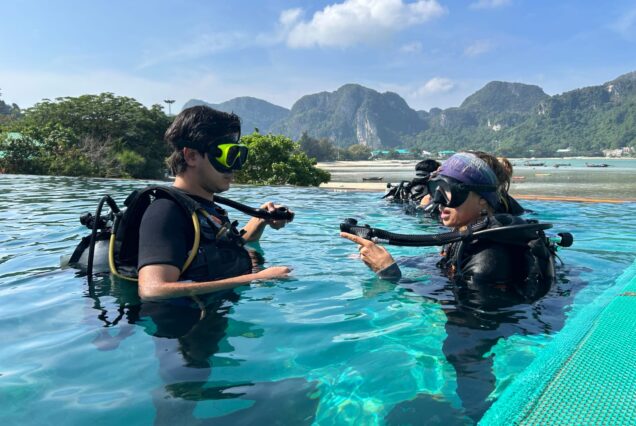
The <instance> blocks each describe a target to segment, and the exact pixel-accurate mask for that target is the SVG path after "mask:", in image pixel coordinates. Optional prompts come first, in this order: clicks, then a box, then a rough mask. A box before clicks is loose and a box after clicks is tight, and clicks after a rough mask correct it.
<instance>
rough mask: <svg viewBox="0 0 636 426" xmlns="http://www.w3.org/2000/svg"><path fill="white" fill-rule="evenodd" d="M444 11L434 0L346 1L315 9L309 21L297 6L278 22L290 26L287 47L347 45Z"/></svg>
mask: <svg viewBox="0 0 636 426" xmlns="http://www.w3.org/2000/svg"><path fill="white" fill-rule="evenodd" d="M444 13H445V9H444V8H443V7H442V6H440V5H439V3H437V0H417V1H415V2H413V3H404V2H403V1H402V0H345V1H344V2H343V3H336V4H332V5H329V6H327V7H325V8H324V9H323V10H320V11H318V12H316V13H315V14H314V15H313V17H312V18H311V20H309V21H301V20H300V13H298V11H297V9H292V10H291V11H289V10H286V11H284V12H283V13H282V14H281V19H280V21H281V23H282V22H283V21H284V22H285V23H286V24H287V25H289V26H290V28H289V33H288V34H287V45H288V46H290V47H293V48H306V47H314V46H320V47H347V46H352V45H355V44H358V43H371V42H373V41H377V40H381V39H384V38H386V37H388V36H390V35H391V34H393V33H396V32H398V31H401V30H403V29H404V28H407V27H410V26H413V25H417V24H421V23H423V22H426V21H428V20H430V19H433V18H436V17H438V16H441V15H442V14H444ZM292 18H293V19H292Z"/></svg>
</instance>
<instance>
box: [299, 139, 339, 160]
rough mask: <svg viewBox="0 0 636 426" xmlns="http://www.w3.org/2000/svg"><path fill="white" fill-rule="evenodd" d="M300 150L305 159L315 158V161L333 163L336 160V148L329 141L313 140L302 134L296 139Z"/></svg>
mask: <svg viewBox="0 0 636 426" xmlns="http://www.w3.org/2000/svg"><path fill="white" fill-rule="evenodd" d="M298 143H299V144H300V149H302V150H303V151H304V152H305V154H307V157H309V158H315V159H316V161H333V160H335V159H336V155H337V151H336V147H335V146H334V145H333V144H332V143H331V142H330V141H329V139H326V138H322V139H314V138H312V137H311V136H309V135H308V134H307V132H303V134H302V135H301V136H300V139H298Z"/></svg>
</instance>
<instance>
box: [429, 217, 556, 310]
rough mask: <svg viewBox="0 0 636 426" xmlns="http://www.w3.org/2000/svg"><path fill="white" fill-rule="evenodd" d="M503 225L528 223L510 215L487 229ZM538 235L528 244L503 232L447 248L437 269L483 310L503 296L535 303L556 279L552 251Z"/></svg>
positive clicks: (494, 218)
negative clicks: (468, 293) (440, 269)
mask: <svg viewBox="0 0 636 426" xmlns="http://www.w3.org/2000/svg"><path fill="white" fill-rule="evenodd" d="M502 222H503V223H502ZM504 223H505V225H523V224H527V223H528V222H527V221H525V220H524V219H521V218H519V217H516V216H512V215H497V216H494V217H492V218H491V219H490V224H489V226H488V229H492V228H498V227H502V226H503V225H504ZM502 232H504V231H502ZM538 235H539V236H538V237H535V238H533V239H531V240H528V239H526V238H524V237H523V236H522V235H519V236H516V235H515V234H510V235H508V236H507V235H506V234H505V232H504V233H503V234H501V235H499V236H498V237H494V236H493V237H491V238H484V237H482V238H477V239H474V240H472V241H460V242H456V243H451V244H447V245H446V246H444V248H443V249H442V260H440V261H439V263H438V266H439V267H440V268H442V269H444V270H446V271H447V273H448V274H449V276H451V277H452V278H453V279H455V280H456V281H457V282H458V283H460V284H461V285H462V286H464V287H465V289H467V290H469V292H470V293H471V294H470V297H469V299H472V301H473V302H475V303H476V304H479V305H482V306H483V305H484V304H487V303H488V301H489V300H496V299H498V298H500V297H502V295H503V294H506V295H508V296H510V297H512V298H519V299H520V300H524V301H531V300H536V299H538V298H540V297H542V296H544V295H545V294H546V293H547V292H548V291H549V290H550V288H551V286H552V284H553V282H554V279H555V273H554V250H553V249H552V248H551V246H550V245H549V243H548V242H547V240H546V238H545V237H544V236H543V234H542V233H541V232H540V233H539V234H538Z"/></svg>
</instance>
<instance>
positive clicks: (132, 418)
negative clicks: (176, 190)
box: [0, 175, 636, 425]
mask: <svg viewBox="0 0 636 426" xmlns="http://www.w3.org/2000/svg"><path fill="white" fill-rule="evenodd" d="M146 183H150V182H140V181H126V180H105V179H78V178H62V177H36V176H11V175H0V306H2V309H0V336H1V337H2V342H3V347H2V349H0V400H1V401H2V404H1V405H0V421H1V422H2V424H7V425H8V424H24V423H28V424H52V425H53V424H55V425H59V424H91V425H115V424H121V422H122V421H124V422H126V423H127V424H135V425H136V424H139V425H144V424H153V423H156V424H195V423H197V421H199V422H201V423H203V424H206V423H208V422H209V423H213V424H217V425H218V424H239V423H240V424H320V425H330V424H364V425H367V424H368V425H375V424H423V423H424V424H445V425H453V424H473V423H474V422H476V421H477V420H478V419H479V417H480V416H481V415H482V414H483V412H484V411H485V410H486V409H487V408H488V406H489V405H490V404H491V403H492V401H493V400H494V399H496V398H497V396H498V395H500V394H501V392H503V391H504V390H505V389H506V387H507V386H509V385H510V384H511V383H512V382H514V380H515V377H516V376H517V375H518V374H519V373H520V372H522V371H523V369H524V368H525V367H526V366H527V365H529V363H530V362H531V361H532V360H533V359H534V358H535V357H536V355H537V354H538V353H539V352H540V351H541V350H542V348H544V347H545V346H546V345H547V344H548V343H549V342H550V341H551V340H552V339H553V338H554V336H555V335H556V334H557V333H558V332H559V330H561V329H562V328H563V326H564V324H566V323H567V322H568V321H576V313H577V312H578V311H580V310H581V309H582V308H583V307H584V306H587V305H590V304H592V303H595V304H599V306H601V305H602V303H599V298H602V297H603V296H602V295H603V294H607V293H606V290H608V289H609V288H610V287H611V286H612V285H614V280H615V279H616V277H618V276H619V275H620V274H621V272H622V271H623V270H624V269H625V268H627V267H628V266H629V265H630V264H631V263H632V262H633V261H634V253H636V223H635V222H634V221H633V220H632V219H631V218H633V217H634V216H635V215H636V205H635V204H622V205H609V204H577V203H567V204H564V203H557V202H526V203H524V205H525V206H526V207H528V208H531V209H533V210H535V211H536V212H538V214H536V215H534V217H536V218H538V219H541V220H544V221H549V222H552V223H554V225H555V232H556V231H568V232H572V233H573V234H574V236H575V244H574V246H573V247H571V248H569V249H563V250H561V251H560V253H559V254H560V256H561V258H562V259H563V261H564V263H565V266H564V267H562V268H560V269H559V282H558V285H557V286H556V287H555V289H554V290H553V291H552V292H551V293H550V294H549V295H548V296H546V297H545V298H544V299H542V300H541V301H539V302H537V303H535V304H532V305H515V306H507V307H502V308H500V309H498V310H494V311H493V310H490V311H483V310H479V309H476V308H475V307H471V306H462V305H459V304H458V303H457V302H456V300H455V297H454V293H453V291H452V287H451V286H450V285H449V283H448V282H447V280H446V279H444V278H443V277H441V276H440V274H439V272H438V271H437V270H436V268H435V266H434V264H435V261H436V259H437V257H438V255H437V254H436V253H437V251H436V249H435V248H426V249H421V248H398V247H390V248H389V251H390V252H391V253H392V254H393V255H394V257H396V258H398V259H400V262H402V263H403V264H404V267H403V272H404V275H405V278H404V280H403V282H402V283H400V284H398V285H394V284H391V283H389V282H386V281H383V280H380V279H378V278H376V277H375V276H374V275H373V274H372V273H371V272H370V271H369V270H368V269H367V268H366V267H365V266H364V265H363V264H362V263H361V262H360V261H359V260H358V259H355V254H356V253H357V251H356V248H355V245H353V244H351V243H350V242H348V241H345V240H343V239H341V238H339V237H338V224H339V223H340V221H341V220H342V219H344V218H346V217H355V218H358V219H359V220H361V221H362V222H363V223H370V224H372V225H373V226H376V227H383V228H385V229H391V230H395V231H397V232H403V233H409V232H411V233H415V232H420V233H421V232H436V231H437V230H439V228H438V227H437V226H436V225H434V224H431V223H430V222H427V221H426V220H425V219H422V218H418V217H414V216H409V215H405V214H403V212H402V210H401V208H400V207H399V206H393V205H388V204H386V203H385V202H383V201H382V200H380V199H379V198H380V196H379V194H377V193H362V192H360V193H357V192H329V191H325V190H321V189H304V188H290V187H247V186H245V187H236V188H233V189H232V190H231V191H229V192H228V193H227V195H228V197H229V198H232V199H236V200H238V201H242V202H244V203H247V204H250V205H259V204H260V203H261V202H262V201H265V200H273V201H276V202H281V203H285V204H287V205H289V206H290V207H291V208H292V209H293V210H295V211H296V219H295V220H294V222H293V223H292V224H290V225H289V226H287V227H285V228H284V229H282V230H279V231H273V230H267V231H266V233H265V235H264V236H263V238H262V240H261V244H260V246H261V249H262V252H263V255H264V257H265V260H266V266H271V265H287V266H290V267H293V269H294V270H293V274H292V278H290V279H287V280H283V281H271V282H261V283H256V284H253V285H251V286H244V287H242V288H240V289H238V290H236V291H235V292H234V293H233V294H232V295H229V296H227V297H224V298H222V299H220V300H218V301H216V302H215V303H213V304H212V305H211V306H210V307H209V308H208V311H207V314H206V316H205V317H204V318H203V319H201V320H197V319H195V320H194V323H195V324H196V326H194V327H193V328H192V329H187V330H181V331H179V328H180V327H182V325H183V323H187V320H188V319H187V318H185V314H184V315H181V314H182V312H180V311H179V310H178V308H177V307H166V306H163V305H159V306H158V304H141V303H140V302H139V300H138V298H137V297H136V289H135V287H134V285H133V284H131V283H129V282H125V281H119V280H116V279H112V278H111V277H99V278H97V279H96V280H95V281H94V282H93V284H91V285H88V283H87V280H86V278H85V277H82V276H79V275H78V274H77V273H76V271H74V270H72V269H61V268H60V266H59V265H60V258H61V257H62V256H65V255H69V254H70V253H71V252H72V251H73V249H74V247H75V245H76V244H77V242H78V241H79V239H80V238H81V237H82V236H84V235H86V234H87V233H88V230H87V229H86V228H83V227H82V225H80V223H79V221H78V217H79V215H80V213H82V212H85V211H93V210H94V208H95V206H96V203H97V201H98V200H99V198H100V197H101V196H102V195H104V194H106V193H109V194H110V195H112V196H113V198H115V199H116V200H117V201H119V202H120V204H121V202H122V201H123V199H125V197H126V195H127V194H128V193H129V192H130V191H131V190H133V189H136V188H139V187H141V186H143V185H145V184H146ZM230 215H231V217H232V218H234V219H238V220H239V221H240V222H241V223H244V222H245V221H246V220H247V219H246V217H245V216H244V215H242V214H241V213H238V212H234V211H230ZM601 302H602V301H601ZM166 310H167V311H170V310H172V311H171V312H172V316H169V315H168V316H166V315H167V314H166V312H167V311H166ZM167 319H172V322H169V321H168V320H167ZM180 321H181V322H180ZM166 330H168V331H170V330H172V331H174V333H172V334H171V333H169V332H166ZM177 335H178V336H179V338H175V337H176V336H177Z"/></svg>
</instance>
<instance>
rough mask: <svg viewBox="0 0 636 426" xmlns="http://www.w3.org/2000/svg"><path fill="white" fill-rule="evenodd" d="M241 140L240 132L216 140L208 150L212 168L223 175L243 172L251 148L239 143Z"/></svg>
mask: <svg viewBox="0 0 636 426" xmlns="http://www.w3.org/2000/svg"><path fill="white" fill-rule="evenodd" d="M240 139H241V133H240V132H237V133H230V134H228V135H225V136H221V137H220V138H216V139H214V140H213V141H212V142H211V143H210V145H209V148H208V150H207V154H208V160H209V161H210V163H211V164H212V167H214V168H215V169H216V170H217V171H219V172H221V173H231V172H233V171H236V170H241V169H242V168H243V165H244V164H245V162H246V161H247V154H248V152H249V148H248V147H247V145H243V144H241V143H239V141H240Z"/></svg>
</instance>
